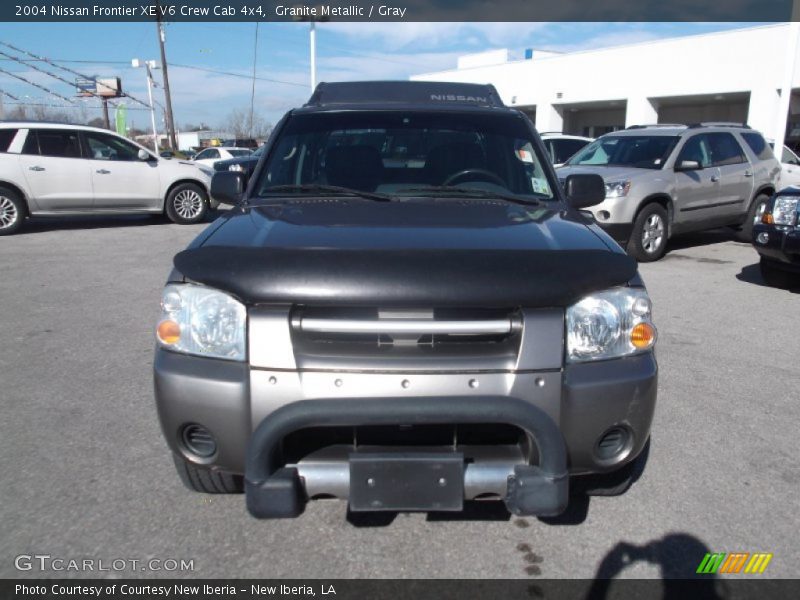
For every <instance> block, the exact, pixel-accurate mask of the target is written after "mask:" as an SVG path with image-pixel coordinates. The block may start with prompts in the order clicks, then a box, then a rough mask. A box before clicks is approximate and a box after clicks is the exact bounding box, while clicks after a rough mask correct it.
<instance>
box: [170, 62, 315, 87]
mask: <svg viewBox="0 0 800 600" xmlns="http://www.w3.org/2000/svg"><path fill="white" fill-rule="evenodd" d="M171 64H172V66H173V67H178V68H179V69H192V70H194V71H205V72H206V73H216V74H217V75H228V76H229V77H242V78H244V79H253V76H252V75H243V74H242V73H233V72H231V71H221V70H219V69H210V68H208V67H197V66H194V65H179V64H178V63H171ZM255 79H257V80H258V81H269V82H270V83H278V84H281V85H294V86H297V87H301V88H305V87H307V85H306V84H305V83H297V82H295V81H283V80H280V79H270V78H269V77H255Z"/></svg>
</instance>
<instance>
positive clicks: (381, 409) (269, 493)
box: [245, 396, 569, 519]
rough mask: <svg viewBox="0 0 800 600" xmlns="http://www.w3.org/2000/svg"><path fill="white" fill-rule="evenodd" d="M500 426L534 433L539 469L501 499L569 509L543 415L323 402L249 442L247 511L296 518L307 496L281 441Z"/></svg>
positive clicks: (515, 481) (551, 511) (401, 402)
mask: <svg viewBox="0 0 800 600" xmlns="http://www.w3.org/2000/svg"><path fill="white" fill-rule="evenodd" d="M480 423H498V424H508V425H513V426H516V427H518V428H520V429H522V430H523V431H524V432H526V433H527V434H528V436H529V437H530V438H531V440H532V441H533V442H534V443H535V444H536V446H537V448H538V451H539V452H538V453H539V464H538V465H516V466H515V467H514V474H513V475H511V476H509V478H508V487H507V491H506V494H505V497H504V498H503V501H504V502H505V504H506V507H507V508H508V510H509V511H510V512H512V513H513V514H516V515H538V516H555V515H558V514H561V513H562V512H563V511H564V510H565V509H566V506H567V503H568V499H569V493H568V486H569V477H568V473H567V454H566V447H565V444H564V438H563V436H562V435H561V432H560V431H559V429H558V426H557V425H556V424H555V422H554V421H553V419H551V418H550V416H549V415H547V413H545V412H544V411H543V410H542V409H540V408H538V407H537V406H534V405H533V404H531V403H529V402H525V401H523V400H520V399H518V398H512V397H506V396H469V397H460V396H443V397H413V398H324V399H313V400H299V401H297V402H293V403H291V404H287V405H285V406H282V407H281V408H279V409H277V410H276V411H274V412H273V413H271V414H270V415H268V416H267V417H266V418H265V419H264V420H263V421H262V422H261V423H260V424H259V425H258V427H257V428H256V430H255V432H254V433H253V436H252V437H251V439H250V442H249V446H248V451H247V461H246V466H245V493H246V498H247V509H248V510H249V511H250V514H252V515H253V516H254V517H257V518H264V519H267V518H292V517H297V516H298V515H300V514H301V513H302V512H303V509H304V506H305V503H306V494H305V489H304V486H303V483H302V481H301V479H300V476H299V474H298V472H297V469H296V468H293V467H291V468H290V467H285V466H283V465H282V464H281V463H280V460H281V442H282V440H283V438H285V437H286V436H287V435H289V434H290V433H292V432H294V431H297V430H300V429H305V428H308V427H358V426H368V425H399V424H403V425H444V424H480Z"/></svg>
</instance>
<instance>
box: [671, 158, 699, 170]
mask: <svg viewBox="0 0 800 600" xmlns="http://www.w3.org/2000/svg"><path fill="white" fill-rule="evenodd" d="M702 168H703V165H701V164H700V161H697V160H682V161H680V162H679V163H678V164H677V165H675V170H676V171H699V170H700V169H702Z"/></svg>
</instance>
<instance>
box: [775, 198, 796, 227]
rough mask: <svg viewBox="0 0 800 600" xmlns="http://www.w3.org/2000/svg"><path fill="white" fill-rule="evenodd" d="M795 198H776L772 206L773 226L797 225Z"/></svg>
mask: <svg viewBox="0 0 800 600" xmlns="http://www.w3.org/2000/svg"><path fill="white" fill-rule="evenodd" d="M797 203H798V197H797V196H778V197H777V198H775V204H774V205H773V206H772V222H773V223H775V225H795V224H796V223H797Z"/></svg>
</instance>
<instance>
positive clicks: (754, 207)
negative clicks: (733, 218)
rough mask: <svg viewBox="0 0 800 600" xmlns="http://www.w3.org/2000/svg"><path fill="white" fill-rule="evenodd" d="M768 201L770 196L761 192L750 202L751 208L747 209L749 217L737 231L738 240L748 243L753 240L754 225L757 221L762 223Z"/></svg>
mask: <svg viewBox="0 0 800 600" xmlns="http://www.w3.org/2000/svg"><path fill="white" fill-rule="evenodd" d="M767 202H769V196H767V195H766V194H759V195H758V196H756V198H755V200H753V202H752V203H751V204H750V210H748V211H747V218H746V219H745V221H744V223H742V226H741V227H740V228H739V229H738V231H737V232H736V239H737V240H738V241H740V242H746V243H748V244H749V243H751V242H752V241H753V226H754V225H756V224H757V223H761V217H763V216H764V211H765V210H766V209H767Z"/></svg>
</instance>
